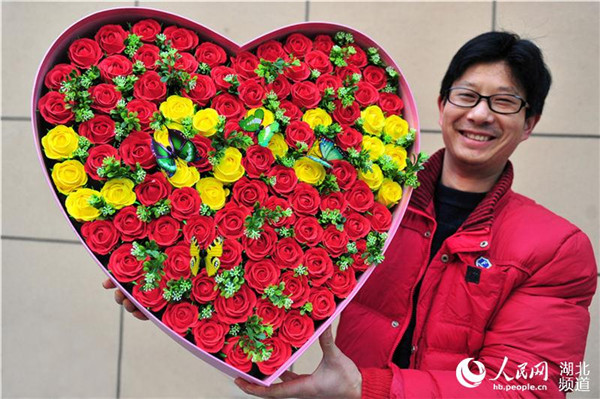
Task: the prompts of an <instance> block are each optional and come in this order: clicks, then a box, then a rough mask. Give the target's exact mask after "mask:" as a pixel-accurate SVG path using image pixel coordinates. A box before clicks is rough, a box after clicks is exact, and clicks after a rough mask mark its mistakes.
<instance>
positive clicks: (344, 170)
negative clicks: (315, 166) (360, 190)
mask: <svg viewBox="0 0 600 399" xmlns="http://www.w3.org/2000/svg"><path fill="white" fill-rule="evenodd" d="M331 166H333V167H332V168H331V170H330V172H331V174H332V175H334V176H335V177H336V179H337V183H338V186H339V187H340V190H342V191H346V190H349V189H350V188H351V187H352V186H353V185H354V182H355V181H356V178H357V173H356V169H354V166H352V164H351V163H350V162H348V161H344V160H339V161H331Z"/></svg>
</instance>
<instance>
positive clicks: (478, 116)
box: [467, 98, 495, 123]
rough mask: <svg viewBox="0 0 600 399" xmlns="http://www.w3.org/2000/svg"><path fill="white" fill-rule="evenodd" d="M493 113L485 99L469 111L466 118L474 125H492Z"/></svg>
mask: <svg viewBox="0 0 600 399" xmlns="http://www.w3.org/2000/svg"><path fill="white" fill-rule="evenodd" d="M494 114H495V112H494V111H492V109H491V108H490V106H489V103H488V102H487V100H486V99H484V98H482V99H481V100H480V101H479V103H477V105H475V106H474V107H473V108H471V109H470V110H469V113H468V114H467V117H468V118H469V120H472V121H473V122H475V123H492V122H493V121H494Z"/></svg>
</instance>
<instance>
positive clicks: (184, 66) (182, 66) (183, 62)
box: [173, 53, 198, 93]
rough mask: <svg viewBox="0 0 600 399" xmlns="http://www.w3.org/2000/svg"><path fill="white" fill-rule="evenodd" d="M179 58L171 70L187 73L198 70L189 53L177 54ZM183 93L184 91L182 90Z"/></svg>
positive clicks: (195, 61)
mask: <svg viewBox="0 0 600 399" xmlns="http://www.w3.org/2000/svg"><path fill="white" fill-rule="evenodd" d="M179 55H181V57H179V58H178V59H177V61H175V65H173V68H175V69H176V70H179V71H184V72H187V73H194V72H196V70H197V69H198V61H197V60H196V59H195V58H194V56H193V55H191V54H190V53H179ZM182 91H183V92H184V93H185V90H182Z"/></svg>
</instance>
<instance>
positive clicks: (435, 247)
mask: <svg viewBox="0 0 600 399" xmlns="http://www.w3.org/2000/svg"><path fill="white" fill-rule="evenodd" d="M485 195H486V193H470V192H466V191H459V190H455V189H453V188H450V187H446V186H444V185H442V183H440V182H438V184H437V187H436V189H435V195H434V197H433V201H434V206H435V215H436V216H435V221H436V222H437V228H436V230H435V233H434V235H433V240H432V242H431V252H430V253H429V263H431V260H432V259H433V257H434V256H435V254H436V253H437V252H438V251H439V249H440V248H441V246H442V243H443V242H444V240H445V239H446V238H448V237H450V236H451V235H452V234H454V233H456V231H457V230H458V228H459V227H460V226H461V225H462V224H463V223H464V221H465V220H467V218H468V217H469V215H470V214H471V212H473V210H474V209H475V208H476V207H477V205H478V204H479V203H480V202H481V200H482V199H483V198H484V197H485ZM425 273H427V271H425ZM422 281H423V278H421V280H420V281H419V282H418V283H417V285H416V287H415V291H414V294H413V309H412V313H411V317H410V323H409V325H408V328H407V329H406V332H405V333H404V335H403V336H402V339H401V340H400V343H399V344H398V347H397V348H396V351H395V352H394V356H393V362H394V363H395V364H396V365H398V367H400V368H408V366H409V364H410V355H411V352H412V351H411V347H412V338H413V333H414V331H415V324H416V320H417V300H418V298H419V291H420V290H421V282H422Z"/></svg>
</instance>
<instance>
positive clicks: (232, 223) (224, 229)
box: [215, 202, 252, 238]
mask: <svg viewBox="0 0 600 399" xmlns="http://www.w3.org/2000/svg"><path fill="white" fill-rule="evenodd" d="M251 211H252V210H251V209H249V208H246V207H244V206H239V205H237V204H235V203H233V202H229V203H227V204H226V205H225V206H224V207H223V208H222V209H219V210H218V211H217V213H216V214H215V223H216V224H217V228H218V229H219V234H220V235H222V236H223V237H227V238H240V237H241V236H243V235H244V223H245V222H246V217H247V216H248V215H249V214H250V212H251Z"/></svg>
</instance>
